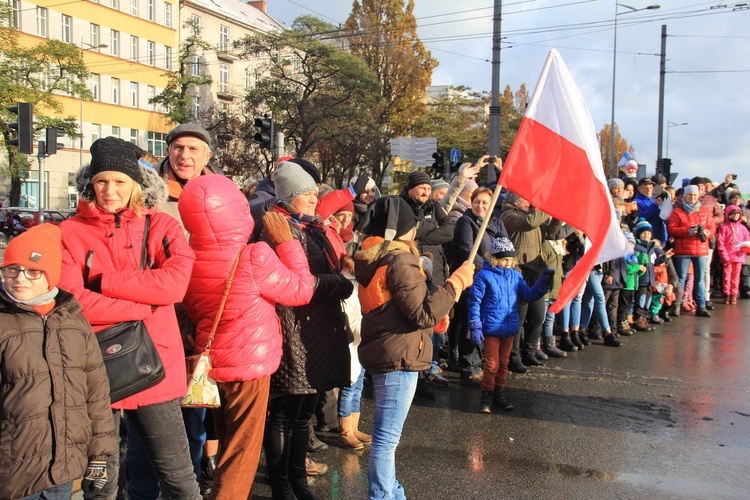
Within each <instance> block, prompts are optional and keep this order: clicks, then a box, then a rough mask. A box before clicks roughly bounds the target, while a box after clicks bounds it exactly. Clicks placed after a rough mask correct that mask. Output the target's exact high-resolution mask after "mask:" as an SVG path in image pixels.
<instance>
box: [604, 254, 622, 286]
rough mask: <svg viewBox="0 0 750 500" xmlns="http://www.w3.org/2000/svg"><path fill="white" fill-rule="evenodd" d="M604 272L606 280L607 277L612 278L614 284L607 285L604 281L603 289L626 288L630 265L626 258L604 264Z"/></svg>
mask: <svg viewBox="0 0 750 500" xmlns="http://www.w3.org/2000/svg"><path fill="white" fill-rule="evenodd" d="M602 272H603V273H604V277H605V278H606V277H607V276H609V277H611V278H612V283H606V282H605V280H604V279H602V288H603V289H604V290H620V289H622V288H624V287H625V283H627V281H628V263H627V261H626V260H625V257H620V258H618V259H612V260H608V261H607V262H604V263H603V264H602Z"/></svg>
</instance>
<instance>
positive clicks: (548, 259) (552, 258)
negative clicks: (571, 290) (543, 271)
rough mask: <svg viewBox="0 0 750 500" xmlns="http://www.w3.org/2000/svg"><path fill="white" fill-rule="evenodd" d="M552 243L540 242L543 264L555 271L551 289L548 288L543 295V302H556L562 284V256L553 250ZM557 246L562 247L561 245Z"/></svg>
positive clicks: (548, 241) (547, 241)
mask: <svg viewBox="0 0 750 500" xmlns="http://www.w3.org/2000/svg"><path fill="white" fill-rule="evenodd" d="M554 243H555V242H554V241H550V240H544V241H543V242H542V258H543V259H544V263H545V264H546V265H547V267H549V268H552V269H554V270H555V276H554V278H553V279H552V288H550V290H549V292H547V294H546V295H545V300H557V294H558V293H559V292H560V287H561V286H562V282H563V257H564V255H563V254H561V253H559V252H558V250H557V249H555V246H554ZM559 245H562V243H560V244H559ZM558 248H559V247H558Z"/></svg>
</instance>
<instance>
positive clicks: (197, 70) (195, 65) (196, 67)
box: [190, 55, 202, 76]
mask: <svg viewBox="0 0 750 500" xmlns="http://www.w3.org/2000/svg"><path fill="white" fill-rule="evenodd" d="M201 63H202V60H201V57H200V56H196V55H192V56H190V74H191V75H192V76H201Z"/></svg>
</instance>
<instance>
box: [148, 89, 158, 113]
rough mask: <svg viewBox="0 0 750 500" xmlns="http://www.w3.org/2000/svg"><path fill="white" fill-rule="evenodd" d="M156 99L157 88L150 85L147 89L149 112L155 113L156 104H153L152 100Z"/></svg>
mask: <svg viewBox="0 0 750 500" xmlns="http://www.w3.org/2000/svg"><path fill="white" fill-rule="evenodd" d="M154 97H156V87H154V86H152V85H149V86H148V87H146V100H147V101H148V105H147V106H148V110H149V111H153V110H154V109H155V108H154V104H153V103H152V102H151V99H153V98H154Z"/></svg>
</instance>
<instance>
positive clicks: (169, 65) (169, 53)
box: [164, 46, 172, 70]
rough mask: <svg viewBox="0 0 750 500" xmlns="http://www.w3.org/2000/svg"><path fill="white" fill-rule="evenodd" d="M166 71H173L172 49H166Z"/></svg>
mask: <svg viewBox="0 0 750 500" xmlns="http://www.w3.org/2000/svg"><path fill="white" fill-rule="evenodd" d="M164 69H168V70H171V69H172V47H167V46H165V47H164Z"/></svg>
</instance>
